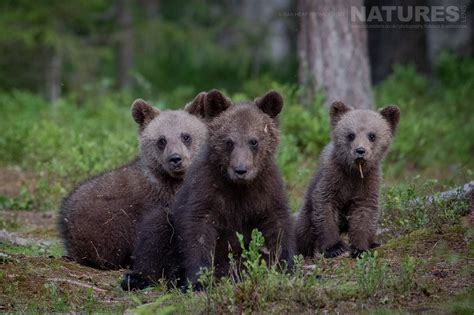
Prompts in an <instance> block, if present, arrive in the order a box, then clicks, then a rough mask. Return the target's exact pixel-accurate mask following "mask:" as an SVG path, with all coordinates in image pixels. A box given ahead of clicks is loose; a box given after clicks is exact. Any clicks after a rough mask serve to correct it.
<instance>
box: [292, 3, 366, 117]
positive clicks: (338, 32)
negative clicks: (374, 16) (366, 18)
mask: <svg viewBox="0 0 474 315" xmlns="http://www.w3.org/2000/svg"><path fill="white" fill-rule="evenodd" d="M362 4H363V1H362V0H354V1H346V0H318V1H313V0H299V2H298V12H299V13H300V14H301V21H300V30H299V35H298V59H299V81H300V84H301V85H302V87H303V89H304V90H305V95H304V96H303V98H304V99H303V102H304V103H306V104H311V103H312V100H313V98H314V96H315V94H316V92H318V91H319V90H321V91H323V92H324V93H325V96H326V101H325V103H326V105H329V104H330V103H332V102H333V101H336V100H340V101H343V102H345V103H346V104H348V105H351V106H353V107H355V108H372V107H373V106H374V99H373V94H372V89H371V83H370V67H369V61H368V53H367V29H366V28H365V27H363V26H360V25H358V26H357V25H353V24H352V23H351V20H350V7H351V5H355V6H357V7H360V6H362Z"/></svg>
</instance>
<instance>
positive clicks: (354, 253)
mask: <svg viewBox="0 0 474 315" xmlns="http://www.w3.org/2000/svg"><path fill="white" fill-rule="evenodd" d="M349 251H350V252H351V257H352V258H359V257H360V256H362V254H363V253H365V252H366V250H363V249H358V248H356V247H354V246H352V245H351V246H350V248H349Z"/></svg>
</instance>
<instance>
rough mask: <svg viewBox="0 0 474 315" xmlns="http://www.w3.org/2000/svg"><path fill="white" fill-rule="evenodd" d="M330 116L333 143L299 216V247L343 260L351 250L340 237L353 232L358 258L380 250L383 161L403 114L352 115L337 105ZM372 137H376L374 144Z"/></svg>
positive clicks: (304, 251)
mask: <svg viewBox="0 0 474 315" xmlns="http://www.w3.org/2000/svg"><path fill="white" fill-rule="evenodd" d="M330 116H331V127H332V141H331V142H330V143H329V144H328V145H327V146H326V147H325V148H324V150H323V152H322V153H321V157H320V162H319V167H318V170H317V172H316V174H315V175H314V177H313V179H312V180H311V182H310V185H309V187H308V190H307V192H306V196H305V200H304V204H303V207H302V209H301V211H300V212H299V214H298V217H297V223H296V239H297V247H298V252H299V253H300V254H303V255H305V256H313V255H315V254H316V253H317V252H323V253H324V255H325V256H326V257H334V256H338V255H340V254H342V253H343V252H344V251H346V250H347V245H346V244H345V243H344V242H343V241H342V240H341V238H340V233H341V232H348V233H349V239H350V243H351V253H352V256H354V257H355V256H358V255H359V254H360V253H361V252H362V251H365V250H368V249H369V248H370V247H372V246H375V245H376V243H375V239H374V238H375V232H376V229H377V222H378V217H379V207H378V197H379V187H380V182H381V177H382V175H381V162H382V160H383V158H384V157H385V155H386V153H387V151H388V148H389V146H390V143H391V142H392V138H393V135H394V132H395V129H396V126H397V124H398V121H399V118H400V111H399V109H398V107H396V106H388V107H386V108H385V109H382V110H381V111H380V112H375V111H370V110H351V109H350V108H349V107H347V106H346V105H344V104H343V103H341V102H335V103H333V104H332V105H331V109H330ZM371 133H373V134H374V135H375V138H374V139H373V141H371V139H370V134H371ZM361 149H363V151H365V153H363V154H362V155H361V154H360V152H362V151H359V153H357V150H361ZM357 158H359V159H357ZM359 164H360V165H361V168H362V174H361V170H360V169H359ZM362 177H363V178H362Z"/></svg>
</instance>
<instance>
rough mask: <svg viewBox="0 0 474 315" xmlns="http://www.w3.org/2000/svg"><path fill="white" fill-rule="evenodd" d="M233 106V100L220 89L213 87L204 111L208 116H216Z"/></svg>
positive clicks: (207, 96) (208, 93)
mask: <svg viewBox="0 0 474 315" xmlns="http://www.w3.org/2000/svg"><path fill="white" fill-rule="evenodd" d="M230 106H232V102H231V101H230V100H229V99H228V98H227V97H225V96H224V95H222V93H221V92H220V91H219V90H216V89H213V90H210V91H209V92H207V95H206V102H205V103H204V112H205V113H206V118H214V117H216V116H218V115H219V114H220V113H222V112H223V111H225V110H227V109H228V108H229V107H230Z"/></svg>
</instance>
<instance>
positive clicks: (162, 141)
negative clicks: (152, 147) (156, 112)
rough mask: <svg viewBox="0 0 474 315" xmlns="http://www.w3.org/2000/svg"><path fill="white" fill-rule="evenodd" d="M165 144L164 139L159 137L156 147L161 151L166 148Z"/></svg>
mask: <svg viewBox="0 0 474 315" xmlns="http://www.w3.org/2000/svg"><path fill="white" fill-rule="evenodd" d="M167 143H168V142H167V141H166V138H165V137H161V138H160V139H158V147H159V148H160V149H163V148H164V147H165V146H166V144H167Z"/></svg>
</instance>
